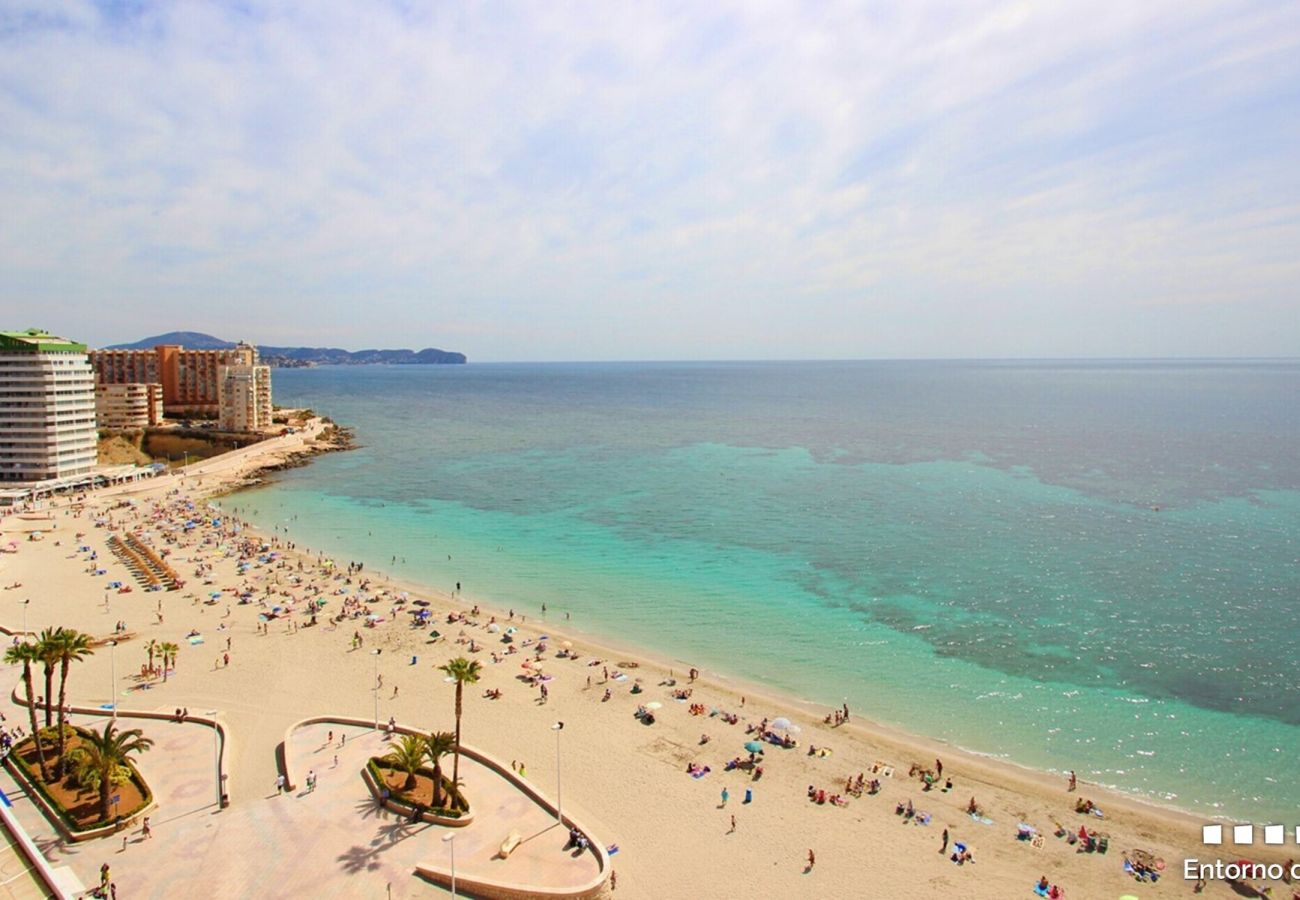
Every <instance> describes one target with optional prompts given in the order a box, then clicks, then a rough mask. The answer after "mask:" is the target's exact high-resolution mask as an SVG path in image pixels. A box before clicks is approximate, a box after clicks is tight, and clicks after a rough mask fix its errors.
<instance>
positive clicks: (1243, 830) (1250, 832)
mask: <svg viewBox="0 0 1300 900" xmlns="http://www.w3.org/2000/svg"><path fill="white" fill-rule="evenodd" d="M1232 842H1233V843H1234V844H1253V843H1255V826H1254V825H1233V826H1232Z"/></svg>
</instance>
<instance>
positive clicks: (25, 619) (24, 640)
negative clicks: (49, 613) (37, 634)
mask: <svg viewBox="0 0 1300 900" xmlns="http://www.w3.org/2000/svg"><path fill="white" fill-rule="evenodd" d="M31 605H32V598H31V597H28V598H27V599H26V600H24V601H23V643H24V644H25V643H27V607H29V606H31Z"/></svg>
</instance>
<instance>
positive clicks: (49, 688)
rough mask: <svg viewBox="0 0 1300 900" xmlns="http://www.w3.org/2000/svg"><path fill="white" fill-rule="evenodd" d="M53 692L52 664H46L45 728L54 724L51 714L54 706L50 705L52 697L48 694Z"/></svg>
mask: <svg viewBox="0 0 1300 900" xmlns="http://www.w3.org/2000/svg"><path fill="white" fill-rule="evenodd" d="M53 693H54V666H46V667H45V727H46V728H49V727H50V726H51V725H53V724H54V722H53V715H52V714H53V711H54V707H53V706H52V701H53V700H54V698H53V697H52V696H50V695H51V694H53Z"/></svg>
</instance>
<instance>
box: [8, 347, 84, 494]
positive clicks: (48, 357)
mask: <svg viewBox="0 0 1300 900" xmlns="http://www.w3.org/2000/svg"><path fill="white" fill-rule="evenodd" d="M97 444H98V434H97V432H96V430H95V375H94V372H93V371H92V369H91V367H90V363H89V361H88V360H87V358H86V345H85V344H78V343H76V342H74V341H69V340H67V339H66V338H61V337H56V336H55V335H52V334H49V333H48V332H45V331H41V330H40V329H36V328H33V329H29V330H27V331H4V332H0V482H38V481H46V480H49V479H54V478H67V477H72V476H80V475H88V474H90V472H91V470H92V469H93V468H94V466H95V462H96V453H97Z"/></svg>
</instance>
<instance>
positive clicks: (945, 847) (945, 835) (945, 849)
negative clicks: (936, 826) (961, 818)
mask: <svg viewBox="0 0 1300 900" xmlns="http://www.w3.org/2000/svg"><path fill="white" fill-rule="evenodd" d="M939 852H940V853H947V852H948V829H947V828H945V829H944V830H943V846H942V847H940V848H939Z"/></svg>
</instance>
